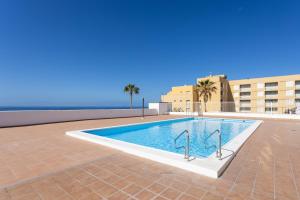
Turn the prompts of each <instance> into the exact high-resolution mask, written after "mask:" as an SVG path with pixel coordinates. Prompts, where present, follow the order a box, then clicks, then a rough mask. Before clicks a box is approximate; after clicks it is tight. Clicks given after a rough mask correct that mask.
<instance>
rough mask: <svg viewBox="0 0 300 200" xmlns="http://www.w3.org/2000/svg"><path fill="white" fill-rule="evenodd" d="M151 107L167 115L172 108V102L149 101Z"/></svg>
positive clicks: (160, 113)
mask: <svg viewBox="0 0 300 200" xmlns="http://www.w3.org/2000/svg"><path fill="white" fill-rule="evenodd" d="M148 107H149V109H155V110H157V113H158V114H159V115H166V114H169V111H170V110H172V104H171V103H162V102H161V103H149V104H148Z"/></svg>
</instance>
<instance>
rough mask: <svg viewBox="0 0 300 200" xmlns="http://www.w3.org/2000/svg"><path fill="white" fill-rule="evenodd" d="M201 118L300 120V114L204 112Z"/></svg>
mask: <svg viewBox="0 0 300 200" xmlns="http://www.w3.org/2000/svg"><path fill="white" fill-rule="evenodd" d="M169 114H170V115H188V116H190V115H194V116H197V115H198V113H196V112H195V113H189V112H188V113H186V112H170V113H169ZM200 115H201V116H219V117H245V118H272V119H300V115H299V114H266V113H238V112H203V113H201V114H200Z"/></svg>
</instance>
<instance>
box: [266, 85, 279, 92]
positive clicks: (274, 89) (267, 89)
mask: <svg viewBox="0 0 300 200" xmlns="http://www.w3.org/2000/svg"><path fill="white" fill-rule="evenodd" d="M276 90H278V86H266V87H265V91H276Z"/></svg>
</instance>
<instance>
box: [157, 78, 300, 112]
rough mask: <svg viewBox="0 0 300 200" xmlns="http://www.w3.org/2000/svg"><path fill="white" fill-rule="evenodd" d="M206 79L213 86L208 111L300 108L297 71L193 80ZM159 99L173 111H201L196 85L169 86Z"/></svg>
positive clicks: (289, 110)
mask: <svg viewBox="0 0 300 200" xmlns="http://www.w3.org/2000/svg"><path fill="white" fill-rule="evenodd" d="M206 79H209V80H210V81H213V82H215V86H216V88H217V91H216V92H215V93H213V95H212V98H211V99H210V100H209V101H208V102H207V111H208V112H254V113H295V112H296V109H297V107H299V108H300V74H298V75H288V76H274V77H263V78H251V79H241V80H228V79H227V76H226V75H215V76H207V77H203V78H198V79H197V83H198V82H199V81H201V80H206ZM161 101H162V102H170V103H172V110H173V111H178V112H189V111H194V112H195V111H198V110H199V109H201V110H202V111H203V110H204V109H203V108H204V102H203V99H201V98H199V95H198V91H197V87H196V84H195V85H185V86H178V87H172V90H171V91H170V92H168V93H167V94H166V95H162V96H161ZM199 107H200V108H199ZM298 110H299V109H298Z"/></svg>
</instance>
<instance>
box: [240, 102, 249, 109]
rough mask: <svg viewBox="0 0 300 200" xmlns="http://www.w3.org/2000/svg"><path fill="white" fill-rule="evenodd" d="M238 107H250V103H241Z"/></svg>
mask: <svg viewBox="0 0 300 200" xmlns="http://www.w3.org/2000/svg"><path fill="white" fill-rule="evenodd" d="M240 107H243V108H247V107H251V104H250V103H241V104H240Z"/></svg>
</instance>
